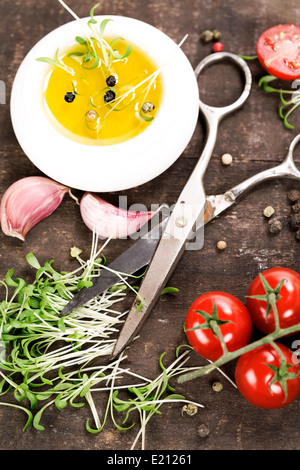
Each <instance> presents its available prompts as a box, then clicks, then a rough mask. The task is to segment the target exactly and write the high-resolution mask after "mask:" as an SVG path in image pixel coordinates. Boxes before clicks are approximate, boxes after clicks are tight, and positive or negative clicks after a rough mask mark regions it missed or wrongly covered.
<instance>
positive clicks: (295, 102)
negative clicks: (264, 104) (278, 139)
mask: <svg viewBox="0 0 300 470" xmlns="http://www.w3.org/2000/svg"><path fill="white" fill-rule="evenodd" d="M274 80H277V78H276V77H274V76H273V75H264V76H263V77H262V78H261V79H260V80H259V86H261V87H262V89H263V90H264V91H265V92H267V93H279V96H280V100H281V105H280V107H279V110H278V114H279V116H280V117H281V119H282V120H283V123H284V125H285V127H287V128H288V129H294V126H293V125H292V124H290V123H289V121H288V119H289V117H290V116H291V114H292V113H293V112H294V111H295V110H296V109H297V108H298V107H299V105H300V80H295V81H294V82H293V83H292V88H293V89H289V90H287V89H282V88H275V87H273V86H271V85H270V83H271V82H273V81H274ZM285 95H287V96H289V97H290V98H291V99H286V97H285Z"/></svg>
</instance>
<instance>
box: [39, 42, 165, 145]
mask: <svg viewBox="0 0 300 470" xmlns="http://www.w3.org/2000/svg"><path fill="white" fill-rule="evenodd" d="M105 41H106V44H111V46H110V47H108V48H106V49H105V50H103V47H102V48H101V45H99V44H98V43H96V42H94V43H93V44H92V49H91V43H90V44H89V45H90V49H91V50H92V52H93V51H94V52H95V54H94V55H93V54H92V55H91V57H90V55H89V53H88V52H87V47H86V45H83V44H79V43H76V44H73V45H72V46H71V47H69V48H68V49H67V50H66V51H64V53H62V54H59V55H58V56H57V57H56V59H57V64H60V65H61V66H59V65H58V66H57V65H56V66H53V67H51V69H50V71H49V73H48V75H47V79H46V81H45V89H44V101H45V104H46V107H47V110H48V112H49V114H50V115H51V119H52V121H53V122H54V123H55V124H56V125H57V127H58V128H59V129H60V130H61V131H62V132H64V133H65V135H66V136H68V137H69V138H71V139H73V140H77V141H79V142H82V143H86V144H90V145H112V144H118V143H121V142H124V141H126V140H129V139H131V138H133V137H135V136H136V135H138V134H140V133H141V132H143V131H144V130H145V129H146V128H147V126H149V125H151V122H152V120H153V119H155V116H156V114H157V112H159V107H160V103H161V100H162V80H161V76H160V74H159V70H158V68H157V66H156V65H155V63H154V62H153V61H152V59H151V58H150V57H149V56H148V55H147V54H146V53H145V52H144V51H142V50H141V49H140V48H139V47H137V46H136V45H134V44H130V47H131V51H130V53H129V54H128V55H127V56H126V57H124V58H119V57H122V56H124V55H126V48H128V44H129V43H128V42H127V41H126V42H125V41H124V40H123V39H114V40H109V39H106V40H105ZM112 50H113V51H114V54H112ZM95 56H96V57H97V59H95ZM108 84H109V85H108Z"/></svg>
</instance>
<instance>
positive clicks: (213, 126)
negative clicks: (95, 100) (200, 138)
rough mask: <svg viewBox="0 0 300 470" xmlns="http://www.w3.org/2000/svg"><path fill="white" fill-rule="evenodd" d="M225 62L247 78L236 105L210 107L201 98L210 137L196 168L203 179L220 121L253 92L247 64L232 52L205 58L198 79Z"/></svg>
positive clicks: (197, 71) (197, 69) (198, 68)
mask: <svg viewBox="0 0 300 470" xmlns="http://www.w3.org/2000/svg"><path fill="white" fill-rule="evenodd" d="M225 60H229V61H231V62H233V63H234V64H235V65H237V66H238V67H239V68H240V69H241V70H242V72H243V74H244V77H245V84H244V89H243V91H242V93H241V95H240V97H239V98H238V99H237V100H236V101H235V102H234V103H232V104H230V105H228V106H223V107H216V106H210V105H208V104H206V103H204V102H203V101H202V100H201V96H199V107H200V110H201V111H202V113H203V116H204V118H205V121H206V125H207V135H208V138H207V141H206V144H205V147H204V149H203V152H202V155H201V158H200V160H199V163H198V165H197V168H195V170H196V171H197V172H198V173H199V175H200V177H203V175H204V173H205V171H206V167H207V165H208V163H209V160H210V157H211V154H212V151H213V149H214V146H215V142H216V138H217V133H218V127H219V123H220V121H221V120H222V119H223V117H225V116H226V115H228V114H229V113H232V112H233V111H235V110H237V109H238V108H240V107H241V106H242V105H243V104H244V102H245V101H246V100H247V98H248V96H249V94H250V90H251V84H252V75H251V72H250V69H249V67H248V65H247V63H246V62H245V61H244V59H242V58H241V57H239V56H238V55H236V54H232V53H230V52H217V53H214V54H210V55H209V56H207V57H205V58H204V59H203V60H202V61H201V62H200V63H199V64H198V65H197V67H196V69H195V75H196V77H197V78H198V77H199V76H200V75H201V73H202V72H203V70H204V69H205V68H207V67H209V66H211V65H214V64H216V63H218V62H221V61H225Z"/></svg>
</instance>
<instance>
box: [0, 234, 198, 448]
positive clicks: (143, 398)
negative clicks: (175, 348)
mask: <svg viewBox="0 0 300 470" xmlns="http://www.w3.org/2000/svg"><path fill="white" fill-rule="evenodd" d="M108 242H109V240H106V241H105V242H104V243H103V245H102V246H101V247H100V248H99V247H98V238H97V236H96V235H95V233H93V238H92V246H91V251H90V256H89V258H88V260H87V261H85V260H84V259H83V258H82V250H81V249H80V248H78V247H76V246H73V247H72V248H71V249H70V256H71V259H74V261H75V260H76V262H77V263H78V266H77V267H76V268H75V269H74V270H73V271H71V272H66V271H58V270H57V269H55V266H54V260H50V261H47V262H45V263H44V264H42V263H40V262H39V260H38V259H37V257H36V256H35V255H34V254H33V253H28V255H27V256H26V260H27V263H28V264H29V266H30V267H31V268H32V269H33V270H34V273H35V274H34V281H33V282H32V283H26V282H25V281H24V280H23V279H21V278H16V277H15V276H14V270H13V269H10V270H9V271H8V272H7V274H6V276H5V279H4V280H3V281H1V283H0V288H1V292H2V291H3V292H4V299H3V300H2V301H1V302H0V313H1V318H0V331H1V351H0V354H1V361H0V394H1V395H5V394H7V395H9V396H10V397H11V398H12V399H13V402H11V403H6V402H3V403H2V402H0V405H1V404H3V405H5V406H10V407H15V408H16V409H19V410H22V411H23V412H24V413H26V415H27V421H26V423H25V425H24V428H23V430H24V431H25V430H26V429H27V428H28V427H29V426H31V425H32V426H33V427H34V428H35V429H36V430H38V431H43V430H44V426H43V416H44V414H45V413H46V412H47V410H48V409H49V407H50V406H51V405H54V406H55V407H56V408H57V410H62V409H64V408H65V407H66V406H71V407H74V408H79V407H82V406H86V405H88V407H89V409H90V412H91V415H92V419H93V423H94V424H93V425H92V424H91V422H90V419H88V420H87V421H86V430H87V431H88V432H90V433H93V434H97V433H99V432H100V431H102V430H103V429H104V427H105V424H106V422H107V420H108V418H110V419H111V421H112V422H113V424H114V425H115V427H116V428H117V429H122V430H125V429H129V428H131V427H132V426H134V425H135V424H134V423H136V425H137V423H139V430H138V432H137V435H136V438H135V440H134V442H133V445H132V448H135V447H136V446H137V445H138V443H139V442H141V447H142V449H144V448H145V432H146V425H147V423H148V422H149V420H150V418H151V417H152V416H154V415H156V414H160V413H161V411H160V408H161V406H162V405H163V404H166V403H176V402H179V401H180V402H183V403H193V402H191V401H189V400H186V399H185V397H184V396H182V395H179V394H176V393H175V390H174V389H173V388H172V387H171V386H170V384H169V381H170V379H171V378H172V377H174V376H175V375H177V374H178V373H179V372H180V371H182V370H185V369H184V368H183V366H184V364H185V362H186V360H187V359H188V358H187V357H186V356H187V351H185V352H184V353H183V354H181V355H180V356H179V357H177V358H176V360H175V361H174V362H173V363H172V364H171V365H170V366H168V367H165V366H164V364H163V357H164V355H162V356H161V358H160V361H159V365H160V367H161V369H162V372H161V373H160V374H159V375H158V377H156V378H155V379H154V380H153V379H149V378H146V377H144V376H142V375H140V374H137V373H135V372H134V371H132V370H130V369H129V368H128V367H124V365H123V364H124V360H125V359H126V356H124V354H121V355H120V356H119V357H118V358H117V359H115V360H114V361H113V362H112V361H111V362H110V361H107V360H106V359H107V358H108V357H110V356H111V353H112V352H113V348H114V344H115V339H114V337H115V336H116V334H118V332H119V327H120V325H121V324H122V323H123V318H124V316H125V315H126V313H127V311H123V309H122V301H123V300H124V298H125V296H126V295H128V293H129V292H130V289H132V291H133V292H134V294H135V295H136V287H132V286H131V284H130V282H129V277H130V276H127V275H126V274H124V273H117V274H118V276H119V279H120V280H119V282H117V283H116V284H115V285H114V286H113V287H112V288H110V289H108V290H107V291H105V292H104V293H102V294H100V295H98V296H97V297H96V298H95V299H93V300H91V301H89V302H88V303H86V304H85V305H83V306H82V307H79V308H77V309H76V310H75V311H74V312H72V314H70V315H67V316H65V317H60V312H61V311H62V309H63V308H64V306H65V305H66V304H67V303H68V302H69V300H70V299H72V298H73V296H74V295H75V294H76V293H77V292H78V291H79V290H80V289H81V288H82V287H89V286H90V285H92V283H93V281H94V280H95V279H97V278H98V277H99V276H100V275H101V272H102V271H103V270H105V269H109V267H108V266H107V264H106V258H105V256H104V254H103V251H104V250H105V247H106V246H107V244H108ZM114 272H115V271H114ZM140 277H141V276H132V278H133V279H139V278H140ZM172 292H177V289H175V288H172V287H170V288H166V290H165V291H164V292H163V294H168V293H172ZM124 379H125V383H124ZM100 392H101V393H104V394H105V396H106V398H107V402H106V406H105V410H104V412H103V410H101V412H100V413H98V410H97V408H96V405H95V401H94V397H95V394H98V393H100ZM121 393H122V397H121ZM124 394H126V395H124ZM123 395H124V396H123ZM128 396H129V398H128ZM194 405H196V406H198V407H202V405H200V404H198V403H194ZM122 412H124V413H125V417H124V418H123V422H122V423H119V422H118V421H119V418H120V417H121V416H122ZM131 417H134V420H133V422H130V423H129V424H127V423H128V422H129V420H130V419H131Z"/></svg>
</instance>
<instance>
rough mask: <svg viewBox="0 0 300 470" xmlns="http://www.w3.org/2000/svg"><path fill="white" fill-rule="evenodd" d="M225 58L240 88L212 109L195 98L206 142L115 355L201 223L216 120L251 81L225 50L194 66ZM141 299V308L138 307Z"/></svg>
mask: <svg viewBox="0 0 300 470" xmlns="http://www.w3.org/2000/svg"><path fill="white" fill-rule="evenodd" d="M225 59H229V60H231V61H233V62H234V63H235V64H237V65H238V66H239V67H240V68H241V69H242V71H243V72H244V75H245V87H244V90H243V92H242V94H241V96H240V98H239V99H238V100H237V101H235V102H234V103H233V104H231V105H229V106H226V107H220V108H216V107H213V106H208V105H206V104H204V103H202V101H201V99H199V106H200V109H201V111H202V113H203V114H204V116H205V118H206V121H207V124H208V137H207V140H206V144H205V146H204V149H203V151H202V154H201V156H200V158H199V160H198V163H197V164H196V167H195V169H194V171H193V172H192V174H191V176H190V178H189V180H188V182H187V183H186V185H185V187H184V188H183V190H182V192H181V194H180V196H179V198H178V200H177V203H176V204H175V206H174V209H173V212H172V214H171V215H170V217H169V220H168V222H167V226H166V228H165V230H164V231H163V234H162V237H161V240H160V242H159V244H158V246H157V249H156V252H155V253H154V256H153V259H152V261H151V263H150V265H149V267H148V270H147V273H146V275H145V277H144V280H143V282H142V285H141V287H140V289H139V294H138V298H137V299H136V300H135V302H134V303H133V306H132V308H131V310H130V312H129V314H128V316H127V319H126V322H125V324H124V327H123V329H122V331H121V334H120V336H119V339H118V340H117V343H116V345H115V349H114V355H116V354H119V353H120V352H121V351H122V350H123V349H124V348H125V347H126V346H127V345H128V343H129V342H130V341H131V340H132V339H133V337H134V336H135V335H136V333H137V332H138V330H139V329H140V328H141V326H142V324H143V323H144V321H145V320H146V318H147V316H148V315H149V313H150V312H151V310H152V308H153V306H154V304H155V303H156V300H157V299H158V297H159V295H160V294H161V291H162V289H163V287H164V286H165V284H166V282H167V281H168V279H169V278H170V276H171V274H172V273H173V271H174V269H175V267H176V266H177V264H178V262H179V260H180V258H181V257H182V255H183V253H184V251H185V249H186V243H187V241H188V239H189V238H190V236H191V234H192V233H193V232H194V229H195V227H196V226H197V224H199V221H200V223H202V224H203V223H204V222H203V221H204V214H205V207H206V195H205V190H204V185H203V178H204V174H205V171H206V168H207V165H208V163H209V160H210V158H211V155H212V151H213V148H214V146H215V142H216V138H217V131H218V125H219V122H220V121H221V119H222V118H223V117H225V116H227V115H228V114H229V113H231V112H233V111H235V110H236V109H238V108H240V107H241V106H242V104H243V103H244V102H245V101H246V99H247V98H248V96H249V94H250V89H251V83H252V77H251V72H250V70H249V68H248V65H247V64H246V62H245V61H244V60H243V59H241V58H240V57H239V56H236V55H234V54H231V53H227V52H220V53H215V54H212V55H210V56H208V57H206V58H205V59H204V60H203V61H202V62H201V63H200V64H199V65H198V67H197V68H196V70H195V74H196V77H198V76H199V74H200V73H201V71H202V70H203V69H204V68H205V67H206V66H208V65H211V64H214V63H216V62H219V61H222V60H225ZM141 298H142V307H140V299H141ZM138 306H139V307H140V308H139V309H137V307H138Z"/></svg>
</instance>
